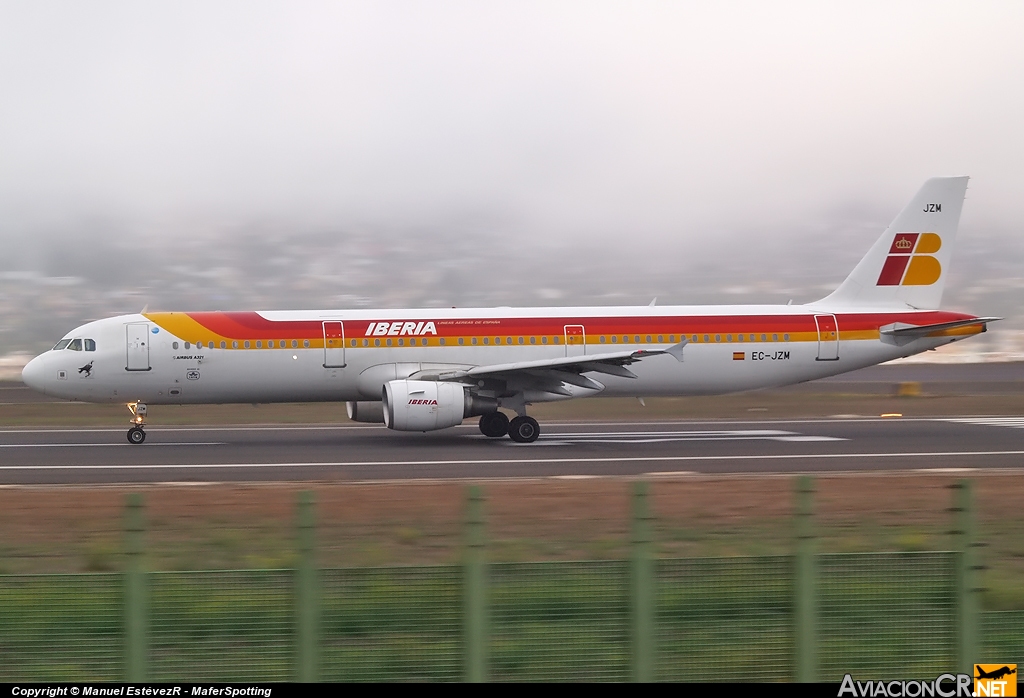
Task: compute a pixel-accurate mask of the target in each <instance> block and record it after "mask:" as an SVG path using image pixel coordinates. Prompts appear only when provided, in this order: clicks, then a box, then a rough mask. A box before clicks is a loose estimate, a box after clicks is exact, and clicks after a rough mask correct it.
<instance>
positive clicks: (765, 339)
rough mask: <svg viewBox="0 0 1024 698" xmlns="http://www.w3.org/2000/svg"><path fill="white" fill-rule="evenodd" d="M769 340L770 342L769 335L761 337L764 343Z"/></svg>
mask: <svg viewBox="0 0 1024 698" xmlns="http://www.w3.org/2000/svg"><path fill="white" fill-rule="evenodd" d="M767 340H768V335H764V334H763V335H761V341H762V342H764V341H767Z"/></svg>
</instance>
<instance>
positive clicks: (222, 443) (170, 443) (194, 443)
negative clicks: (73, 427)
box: [0, 441, 227, 448]
mask: <svg viewBox="0 0 1024 698" xmlns="http://www.w3.org/2000/svg"><path fill="white" fill-rule="evenodd" d="M133 445H134V444H128V443H124V444H103V443H101V444H0V448H86V447H92V448H96V447H97V446H102V447H104V448H121V447H122V446H133ZM226 445H227V442H225V441H168V442H167V443H151V444H148V445H146V446H145V448H152V447H153V446H226ZM135 447H136V448H138V446H135Z"/></svg>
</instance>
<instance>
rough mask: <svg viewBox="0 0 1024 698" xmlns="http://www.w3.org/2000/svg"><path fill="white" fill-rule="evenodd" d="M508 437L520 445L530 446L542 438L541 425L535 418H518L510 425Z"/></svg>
mask: <svg viewBox="0 0 1024 698" xmlns="http://www.w3.org/2000/svg"><path fill="white" fill-rule="evenodd" d="M508 435H509V438H510V439H512V440H513V441H515V442H516V443H518V444H530V443H533V442H534V441H536V440H537V437H538V436H540V425H539V424H537V420H536V419H534V418H533V417H527V416H525V415H524V416H522V417H516V418H515V419H513V420H512V421H511V422H509V424H508Z"/></svg>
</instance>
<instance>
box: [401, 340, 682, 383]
mask: <svg viewBox="0 0 1024 698" xmlns="http://www.w3.org/2000/svg"><path fill="white" fill-rule="evenodd" d="M686 343H687V340H686V339H683V341H681V342H679V343H678V344H673V345H672V346H670V347H668V348H667V349H637V350H626V351H616V352H606V353H601V354H586V355H582V356H563V357H559V358H557V359H539V360H536V361H516V362H513V363H507V364H491V365H488V366H475V367H473V368H467V369H454V370H447V371H439V372H436V373H435V372H433V371H429V370H428V371H423V372H422V373H421V374H414V376H410V377H416V378H420V379H421V380H431V379H433V380H440V381H459V382H469V381H474V382H479V381H489V380H494V379H498V380H503V381H506V382H513V383H517V384H523V386H524V387H530V388H534V389H538V390H545V391H548V392H553V393H557V394H560V395H570V394H571V393H570V392H569V391H567V390H566V389H565V387H564V385H563V384H564V383H568V384H570V385H575V386H579V387H581V388H589V389H591V390H603V389H604V386H603V385H601V384H600V383H598V382H597V381H595V380H593V379H591V378H588V377H587V376H585V375H583V374H584V373H603V374H606V375H609V376H618V377H621V378H636V377H637V376H636V374H635V373H633V372H632V371H630V370H629V369H628V368H626V367H627V366H629V365H630V364H632V363H634V362H637V361H640V360H642V359H646V358H650V357H652V356H659V355H662V354H668V355H669V356H672V357H673V358H675V359H676V361H682V360H683V347H684V346H685V345H686Z"/></svg>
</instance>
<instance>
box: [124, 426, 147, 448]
mask: <svg viewBox="0 0 1024 698" xmlns="http://www.w3.org/2000/svg"><path fill="white" fill-rule="evenodd" d="M145 440H146V432H144V431H142V427H132V428H131V429H129V430H128V443H130V444H141V443H142V442H143V441H145Z"/></svg>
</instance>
